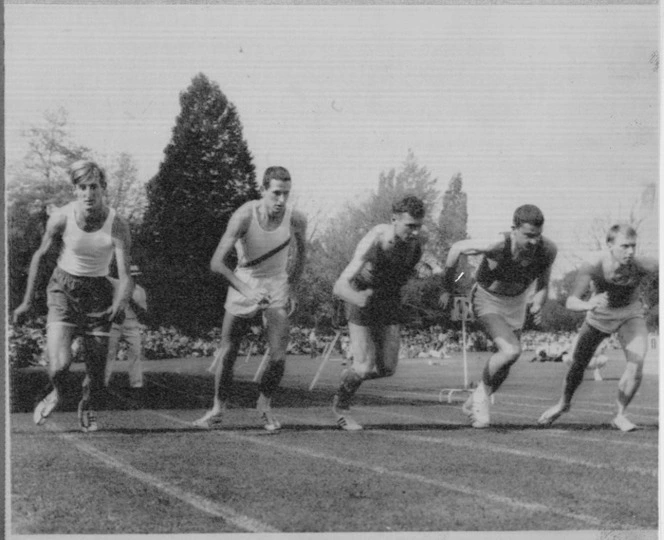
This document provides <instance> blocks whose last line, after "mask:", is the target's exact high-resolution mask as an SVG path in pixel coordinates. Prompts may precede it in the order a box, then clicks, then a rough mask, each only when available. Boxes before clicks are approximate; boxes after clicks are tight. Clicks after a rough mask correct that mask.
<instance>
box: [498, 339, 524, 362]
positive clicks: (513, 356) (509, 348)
mask: <svg viewBox="0 0 664 540" xmlns="http://www.w3.org/2000/svg"><path fill="white" fill-rule="evenodd" d="M500 352H501V353H502V354H503V355H504V356H505V362H506V363H507V364H510V365H511V364H513V363H514V362H516V361H517V360H518V359H519V356H520V355H521V345H520V344H519V343H503V344H502V345H501V346H500Z"/></svg>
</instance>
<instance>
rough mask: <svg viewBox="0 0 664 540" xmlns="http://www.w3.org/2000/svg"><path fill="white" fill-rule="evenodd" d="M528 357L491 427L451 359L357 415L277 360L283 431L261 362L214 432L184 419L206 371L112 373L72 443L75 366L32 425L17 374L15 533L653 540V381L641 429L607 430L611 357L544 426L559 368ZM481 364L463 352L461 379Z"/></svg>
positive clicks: (206, 390)
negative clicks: (557, 534) (349, 425)
mask: <svg viewBox="0 0 664 540" xmlns="http://www.w3.org/2000/svg"><path fill="white" fill-rule="evenodd" d="M532 356H533V354H532V353H528V354H524V355H523V357H522V358H521V359H520V360H519V362H518V363H517V364H516V365H515V367H514V368H513V370H512V373H511V374H510V377H509V378H508V380H507V381H506V382H505V384H504V385H503V387H502V388H501V389H500V391H499V392H498V394H497V395H496V399H495V403H494V404H493V406H492V426H491V427H490V428H488V429H484V430H474V429H472V428H470V427H469V426H468V424H467V420H466V418H465V416H464V415H463V413H462V412H461V407H460V404H461V401H462V400H463V399H464V397H465V395H464V394H461V393H459V394H455V395H454V396H453V400H452V403H448V402H447V401H446V400H444V401H443V402H440V400H439V394H440V390H441V389H442V388H450V387H452V388H455V387H459V386H461V385H462V383H463V366H462V361H461V358H460V356H456V357H453V358H450V359H445V360H437V359H434V360H433V361H432V362H430V361H429V360H428V359H413V360H403V361H401V362H400V364H399V368H398V371H397V374H396V375H395V376H393V377H391V378H388V379H382V380H375V381H370V382H367V383H365V384H364V385H363V386H362V387H361V388H360V390H359V392H358V395H357V399H356V406H355V407H354V409H353V416H354V418H355V419H356V420H357V421H359V422H360V423H361V424H363V425H364V427H365V429H364V430H363V431H361V432H356V433H347V432H343V431H340V430H338V429H337V428H336V427H335V423H334V417H333V416H332V413H331V410H330V404H331V400H332V396H333V393H334V391H335V389H336V385H337V384H338V378H339V373H340V371H341V369H342V366H341V362H340V360H339V359H332V360H331V361H330V362H329V363H328V364H327V365H326V366H325V368H324V370H323V372H322V374H321V377H320V379H319V381H318V384H317V386H316V387H315V388H314V389H313V390H312V391H309V385H310V383H311V381H312V380H313V378H314V376H315V374H316V371H317V370H318V367H319V365H320V359H316V360H312V359H310V358H308V357H305V356H293V357H289V360H288V363H287V368H286V375H285V376H284V380H283V383H282V388H281V389H280V391H279V393H278V394H277V395H276V396H275V398H274V400H273V407H274V409H275V412H276V414H277V416H278V418H279V419H280V420H281V422H282V424H283V429H282V430H281V431H280V432H278V433H275V434H271V433H268V432H266V431H265V430H263V429H262V427H261V424H260V421H259V417H258V415H257V413H256V412H255V410H253V407H254V405H255V401H256V397H257V389H256V384H255V383H253V382H252V380H253V378H254V375H255V373H256V370H257V368H258V365H259V362H260V360H261V358H260V357H258V356H256V357H252V358H250V359H249V360H248V361H246V362H245V358H244V357H241V358H239V359H238V362H237V366H236V385H235V389H234V395H233V399H232V404H231V405H232V406H231V408H230V409H229V411H228V412H227V414H226V420H225V422H224V423H223V424H222V426H221V427H218V428H215V429H212V430H203V429H200V428H196V427H194V426H193V425H192V424H191V422H192V421H193V420H195V419H196V418H198V417H199V416H201V415H202V414H203V412H204V410H205V409H206V408H207V407H209V406H210V405H211V401H212V393H213V376H212V375H211V374H210V373H208V372H207V371H206V368H207V367H208V365H209V364H210V361H211V359H210V358H205V359H201V358H192V359H179V360H166V361H153V362H146V363H145V367H146V377H145V378H146V386H145V387H144V388H143V389H140V390H136V389H133V390H132V389H129V388H128V379H127V374H126V372H125V371H124V370H125V367H124V365H123V363H122V362H118V364H117V369H118V371H117V372H116V373H115V374H114V375H113V378H112V380H111V385H110V387H109V392H108V396H107V403H106V407H105V409H104V410H102V411H100V412H99V415H98V418H99V423H100V428H101V429H100V431H98V432H96V433H88V434H85V433H81V432H80V431H79V430H78V424H77V419H76V405H77V401H78V395H79V393H80V391H79V388H80V383H81V381H82V378H83V372H82V366H80V365H78V364H77V365H74V367H73V369H72V372H71V374H70V377H69V380H68V384H69V385H70V388H69V389H68V395H67V399H65V401H64V402H63V403H62V404H61V407H60V408H59V409H58V410H57V411H56V412H55V413H53V415H52V416H51V418H50V419H49V421H48V422H47V423H46V424H45V425H44V426H41V427H37V426H35V425H34V424H33V422H32V408H33V406H34V399H35V397H36V396H37V395H38V394H39V391H40V389H41V388H42V387H43V386H44V384H45V382H46V380H47V378H46V373H45V371H44V370H43V369H39V368H29V369H25V370H20V371H17V372H15V373H13V374H12V376H11V381H10V384H11V396H10V402H11V416H10V444H9V449H10V466H11V471H10V474H11V478H10V484H11V501H10V506H11V512H10V533H12V534H83V535H85V534H148V533H150V534H194V533H240V532H254V533H260V532H265V533H271V532H366V531H375V532H390V531H394V532H396V531H548V530H550V531H561V530H574V531H579V530H621V529H634V530H642V531H648V532H646V533H644V534H645V536H643V535H642V536H640V537H643V538H650V537H651V535H652V538H655V537H656V533H655V530H656V529H657V526H658V508H657V495H658V485H657V472H658V470H657V457H658V432H659V416H658V395H659V390H658V374H657V372H656V370H652V369H648V370H646V374H645V376H644V380H643V384H642V386H641V389H640V390H639V393H638V394H637V396H636V398H635V399H634V402H633V403H632V405H631V406H630V409H629V412H630V414H629V416H630V418H631V419H632V420H633V421H634V422H636V423H637V424H639V425H640V426H641V429H639V430H638V431H636V432H633V433H622V432H619V431H617V430H615V429H613V428H612V427H611V426H610V421H611V418H612V416H613V414H614V409H615V406H614V402H615V397H616V392H617V382H618V379H619V377H620V375H621V373H622V370H623V369H624V359H623V357H622V353H621V352H620V351H613V352H611V356H610V361H609V363H608V365H607V366H606V368H605V369H604V370H603V376H604V381H601V382H597V381H594V380H593V379H592V373H591V372H590V371H589V372H587V374H586V377H585V380H584V383H583V384H582V385H581V388H580V389H579V391H578V392H577V395H576V396H575V400H574V403H573V408H572V410H571V411H570V412H569V413H568V414H566V415H564V416H563V417H561V418H560V420H559V421H558V422H556V423H555V424H554V425H553V426H552V427H550V428H539V427H538V426H537V425H536V420H537V418H538V417H539V415H540V414H541V413H542V412H543V411H544V410H545V409H546V408H547V407H549V406H550V405H552V404H553V403H554V402H555V400H556V399H557V398H558V395H559V392H560V388H561V383H562V379H563V376H564V374H565V373H566V370H567V366H565V365H563V364H560V363H539V362H529V360H530V358H532ZM486 357H487V355H486V354H483V353H469V355H468V369H469V374H470V380H471V381H473V380H477V379H478V377H479V373H480V371H481V368H482V366H483V363H484V361H485V359H486Z"/></svg>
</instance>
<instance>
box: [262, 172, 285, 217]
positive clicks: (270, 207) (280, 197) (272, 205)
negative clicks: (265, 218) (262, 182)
mask: <svg viewBox="0 0 664 540" xmlns="http://www.w3.org/2000/svg"><path fill="white" fill-rule="evenodd" d="M290 190H291V183H290V180H274V179H272V180H270V186H269V187H268V188H267V189H265V188H263V204H264V205H265V209H266V210H267V213H268V215H270V216H272V217H277V216H280V215H281V214H283V213H284V210H285V209H286V202H287V201H288V195H290Z"/></svg>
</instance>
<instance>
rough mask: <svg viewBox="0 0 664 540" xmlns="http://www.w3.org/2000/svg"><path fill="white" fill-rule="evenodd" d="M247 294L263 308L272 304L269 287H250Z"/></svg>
mask: <svg viewBox="0 0 664 540" xmlns="http://www.w3.org/2000/svg"><path fill="white" fill-rule="evenodd" d="M245 296H246V297H247V298H248V299H249V300H251V301H252V302H253V303H255V304H257V305H258V306H259V307H262V308H265V307H267V306H268V305H269V304H270V295H269V293H268V292H267V289H264V288H262V287H261V288H260V289H249V291H248V293H247V294H246V295H245Z"/></svg>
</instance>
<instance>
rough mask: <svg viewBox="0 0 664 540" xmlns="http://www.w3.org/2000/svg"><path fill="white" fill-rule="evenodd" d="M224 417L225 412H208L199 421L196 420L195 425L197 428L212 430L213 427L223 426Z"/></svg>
mask: <svg viewBox="0 0 664 540" xmlns="http://www.w3.org/2000/svg"><path fill="white" fill-rule="evenodd" d="M223 417H224V412H223V411H215V410H214V409H212V410H211V411H208V412H206V413H205V414H204V415H203V416H201V417H200V418H199V419H198V420H194V422H193V424H194V425H195V426H196V427H201V428H205V429H210V428H211V427H213V426H216V425H219V424H221V422H222V421H223Z"/></svg>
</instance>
